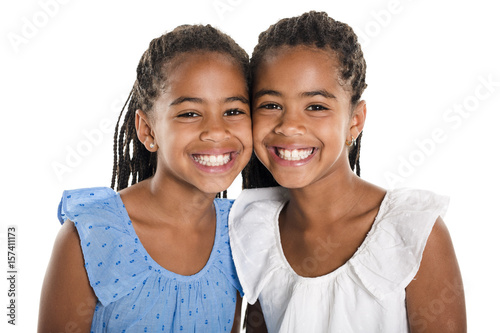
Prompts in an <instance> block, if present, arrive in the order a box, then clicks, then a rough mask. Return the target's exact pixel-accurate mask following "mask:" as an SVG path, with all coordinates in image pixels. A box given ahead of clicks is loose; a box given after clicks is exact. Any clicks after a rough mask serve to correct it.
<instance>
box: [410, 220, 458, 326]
mask: <svg viewBox="0 0 500 333" xmlns="http://www.w3.org/2000/svg"><path fill="white" fill-rule="evenodd" d="M406 305H407V312H408V320H409V324H410V329H411V332H413V333H414V332H440V333H441V332H442V333H445V332H454V333H457V332H466V331H467V324H466V315H465V297H464V290H463V284H462V277H461V275H460V269H459V267H458V262H457V258H456V256H455V251H454V249H453V244H452V242H451V238H450V234H449V232H448V229H447V228H446V225H445V224H444V222H443V220H442V219H441V217H438V219H437V221H436V224H435V225H434V228H433V229H432V232H431V234H430V235H429V239H428V240H427V245H426V246H425V250H424V254H423V258H422V262H421V264H420V268H419V271H418V272H417V275H416V276H415V278H414V280H413V281H412V282H411V283H410V284H409V285H408V287H407V288H406Z"/></svg>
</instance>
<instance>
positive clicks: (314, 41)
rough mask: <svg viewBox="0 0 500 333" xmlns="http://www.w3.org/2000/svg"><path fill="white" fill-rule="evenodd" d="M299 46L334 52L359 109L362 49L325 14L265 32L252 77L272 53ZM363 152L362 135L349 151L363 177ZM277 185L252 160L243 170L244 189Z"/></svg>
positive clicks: (284, 22) (343, 81)
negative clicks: (361, 165) (361, 159)
mask: <svg viewBox="0 0 500 333" xmlns="http://www.w3.org/2000/svg"><path fill="white" fill-rule="evenodd" d="M299 45H305V46H308V47H313V48H319V49H323V50H327V51H331V52H332V53H333V54H334V55H335V56H336V57H337V60H338V62H339V69H340V71H339V75H338V76H339V77H338V79H339V80H340V81H341V84H342V86H343V87H344V88H345V89H348V90H350V92H351V105H356V104H357V103H358V102H359V100H360V99H361V95H362V93H363V91H364V90H365V88H366V86H367V85H366V82H365V78H366V62H365V59H364V57H363V51H362V50H361V45H360V44H359V43H358V38H357V36H356V34H355V33H354V31H353V30H352V28H351V27H350V26H348V25H347V24H345V23H342V22H338V21H335V20H334V19H332V18H331V17H329V16H328V14H327V13H324V12H316V11H311V12H307V13H304V14H302V15H301V16H297V17H292V18H287V19H282V20H280V21H278V22H277V23H276V24H274V25H272V26H270V27H269V28H268V29H267V30H266V31H264V32H262V33H261V34H260V35H259V42H258V44H257V45H256V46H255V48H254V51H253V54H252V59H251V60H250V69H251V72H252V75H254V74H255V73H256V70H257V67H258V66H259V65H260V64H261V62H262V61H263V59H264V57H265V56H266V55H268V54H269V52H271V51H276V50H277V49H278V48H279V47H282V46H299ZM360 152H361V133H360V135H359V136H358V138H357V139H356V141H355V143H354V146H353V147H351V149H350V150H349V164H350V166H351V169H352V170H353V171H354V172H355V173H356V174H357V175H358V176H359V175H360V173H361V169H360V165H359V157H360ZM276 184H277V183H276V181H275V180H274V179H273V178H272V176H271V175H270V173H269V171H267V169H265V167H264V166H263V165H262V163H260V161H259V160H258V159H257V158H256V157H255V156H253V157H252V159H251V160H250V163H249V164H248V165H247V167H246V168H245V169H244V170H243V187H244V188H253V187H268V186H274V185H276Z"/></svg>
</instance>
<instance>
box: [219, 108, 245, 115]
mask: <svg viewBox="0 0 500 333" xmlns="http://www.w3.org/2000/svg"><path fill="white" fill-rule="evenodd" d="M240 114H245V112H244V111H242V110H238V109H230V110H227V111H226V112H224V115H225V116H239V115H240Z"/></svg>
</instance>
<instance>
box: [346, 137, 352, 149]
mask: <svg viewBox="0 0 500 333" xmlns="http://www.w3.org/2000/svg"><path fill="white" fill-rule="evenodd" d="M353 144H354V137H353V136H352V135H351V141H347V140H345V145H346V146H348V147H352V145H353Z"/></svg>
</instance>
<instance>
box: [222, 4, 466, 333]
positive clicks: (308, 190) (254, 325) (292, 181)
mask: <svg viewBox="0 0 500 333" xmlns="http://www.w3.org/2000/svg"><path fill="white" fill-rule="evenodd" d="M251 66H252V71H253V80H254V82H253V115H252V117H253V136H254V137H253V140H254V151H255V154H256V156H257V157H258V159H259V160H260V162H262V164H263V165H264V166H265V168H264V167H262V165H261V164H260V162H259V161H258V160H257V159H255V158H254V159H252V161H251V163H250V164H249V166H248V167H247V169H246V170H245V172H244V182H245V187H247V188H256V189H249V190H244V191H243V193H242V194H241V196H240V198H238V200H237V201H236V203H235V205H234V206H233V208H232V210H231V212H230V218H229V228H230V230H229V232H230V238H231V247H232V251H233V257H234V261H235V265H236V269H237V271H238V276H239V278H240V282H241V285H242V287H243V290H244V292H245V296H246V299H247V300H248V302H249V303H250V304H254V303H256V304H255V305H250V306H249V312H248V313H247V325H248V331H249V332H258V331H265V330H266V326H267V330H268V331H269V332H344V333H345V332H365V333H366V332H369V333H373V332H384V333H389V332H397V333H400V332H465V331H466V319H465V301H464V293H463V286H462V280H461V276H460V271H459V267H458V263H457V260H456V257H455V253H454V250H453V245H452V242H451V239H450V235H449V233H448V231H447V228H446V226H445V224H444V222H443V220H442V218H441V217H442V216H443V215H444V213H445V211H446V208H447V204H448V199H447V198H445V197H442V196H439V195H436V194H433V193H431V192H427V191H420V190H408V189H400V190H392V191H386V190H384V189H382V188H380V187H377V186H375V185H373V184H370V183H368V182H366V181H364V180H362V179H361V178H359V151H360V142H361V133H362V130H363V126H364V123H365V118H366V104H365V102H364V101H362V100H361V99H360V98H361V94H362V92H363V90H364V89H365V87H366V84H365V69H366V65H365V61H364V59H363V53H362V51H361V48H360V45H359V44H358V42H357V38H356V35H355V34H354V32H353V31H352V29H351V28H350V27H349V26H347V25H346V24H343V23H340V22H337V21H335V20H333V19H332V18H330V17H328V15H327V14H325V13H317V12H309V13H305V14H303V15H302V16H300V17H294V18H290V19H284V20H281V21H279V22H278V23H277V24H275V25H273V26H271V27H270V28H269V29H268V30H267V31H265V32H263V33H262V34H261V35H260V37H259V43H258V45H257V46H256V48H255V50H254V53H253V56H252V61H251ZM266 168H267V169H268V170H269V171H270V173H271V174H272V176H271V175H269V173H267V170H266ZM274 181H276V182H277V183H278V184H279V185H281V186H282V187H270V186H273V185H277V184H276V183H275V182H274ZM259 187H260V188H259ZM262 187H267V188H262ZM259 303H260V305H259ZM260 311H262V313H263V318H262V317H261V316H260V315H259V314H260ZM262 319H264V320H262ZM264 321H265V325H264Z"/></svg>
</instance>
